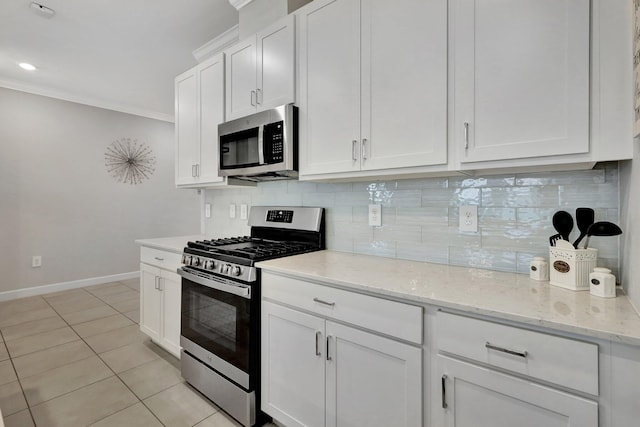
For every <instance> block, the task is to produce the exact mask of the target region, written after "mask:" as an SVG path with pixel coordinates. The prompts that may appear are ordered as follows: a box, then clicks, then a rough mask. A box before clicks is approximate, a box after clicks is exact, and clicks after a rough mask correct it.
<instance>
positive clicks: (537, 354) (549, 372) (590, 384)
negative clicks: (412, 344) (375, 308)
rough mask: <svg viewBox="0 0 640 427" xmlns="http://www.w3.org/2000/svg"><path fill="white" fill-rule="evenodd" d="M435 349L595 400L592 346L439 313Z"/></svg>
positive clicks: (594, 350) (594, 347)
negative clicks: (589, 396) (559, 386)
mask: <svg viewBox="0 0 640 427" xmlns="http://www.w3.org/2000/svg"><path fill="white" fill-rule="evenodd" d="M436 345H437V347H438V350H439V351H441V352H447V353H451V354H454V355H458V356H462V357H465V358H468V359H471V360H477V361H479V362H483V363H486V364H489V365H493V366H496V367H499V368H502V369H506V370H509V371H512V372H517V373H519V374H523V375H527V376H530V377H533V378H537V379H540V380H543V381H548V382H550V383H554V384H558V385H561V386H564V387H568V388H572V389H575V390H579V391H583V392H585V393H590V394H593V395H598V346H597V345H596V344H592V343H586V342H582V341H576V340H572V339H569V338H563V337H558V336H555V335H549V334H545V333H542V332H534V331H529V330H526V329H520V328H517V327H513V326H506V325H501V324H497V323H493V322H487V321H483V320H477V319H472V318H469V317H464V316H458V315H455V314H450V313H444V312H439V313H438V315H437V320H436Z"/></svg>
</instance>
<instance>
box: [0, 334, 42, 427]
mask: <svg viewBox="0 0 640 427" xmlns="http://www.w3.org/2000/svg"><path fill="white" fill-rule="evenodd" d="M0 337H2V345H4V346H5V349H6V350H7V355H8V356H9V362H10V363H11V367H12V368H13V373H14V374H15V376H16V381H17V382H18V386H20V391H21V392H22V398H23V399H24V403H25V404H26V405H27V408H26V409H27V410H28V411H29V416H30V417H31V421H32V422H33V425H34V426H35V425H36V420H35V419H34V418H33V413H32V412H31V406H30V405H29V401H28V400H27V395H26V393H25V392H24V388H23V387H22V381H20V377H19V376H18V371H16V365H15V364H14V363H13V358H12V357H11V353H9V348H8V347H7V344H6V341H5V339H4V335H3V334H2V331H1V330H0ZM21 411H24V409H21V410H20V411H18V412H21ZM18 412H15V414H17V413H18ZM10 415H13V414H10ZM4 417H5V416H3V418H4Z"/></svg>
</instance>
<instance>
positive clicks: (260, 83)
mask: <svg viewBox="0 0 640 427" xmlns="http://www.w3.org/2000/svg"><path fill="white" fill-rule="evenodd" d="M294 23H295V20H294V16H293V15H290V16H287V17H285V18H283V19H281V20H279V21H278V22H276V23H275V24H273V25H271V26H270V27H268V28H267V29H265V30H263V31H261V32H259V33H257V34H256V35H255V36H253V37H250V38H249V39H247V40H244V41H242V42H240V43H238V44H236V45H234V46H233V47H231V48H229V49H227V50H226V51H225V54H226V58H227V63H226V72H225V75H226V93H227V99H226V113H227V120H233V119H236V118H239V117H243V116H246V115H248V114H252V113H255V112H257V111H262V110H267V109H269V108H273V107H277V106H279V105H283V104H288V103H290V102H294V101H295V62H294V58H295V55H294V53H295V25H294Z"/></svg>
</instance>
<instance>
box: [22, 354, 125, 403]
mask: <svg viewBox="0 0 640 427" xmlns="http://www.w3.org/2000/svg"><path fill="white" fill-rule="evenodd" d="M110 376H113V372H112V371H111V369H109V368H108V367H107V365H105V364H104V363H103V362H102V360H100V358H99V357H98V356H93V357H89V358H86V359H83V360H79V361H77V362H73V363H69V364H68V365H64V366H61V367H59V368H55V369H51V370H49V371H46V372H43V373H41V374H37V375H32V376H30V377H26V378H22V379H21V380H20V382H21V383H22V389H23V390H24V394H25V396H26V398H27V402H28V403H29V406H34V405H37V404H39V403H42V402H46V401H47V400H50V399H53V398H54V397H57V396H60V395H62V394H65V393H69V392H70V391H74V390H77V389H79V388H82V387H85V386H87V385H89V384H93V383H95V382H98V381H100V380H103V379H105V378H108V377H110Z"/></svg>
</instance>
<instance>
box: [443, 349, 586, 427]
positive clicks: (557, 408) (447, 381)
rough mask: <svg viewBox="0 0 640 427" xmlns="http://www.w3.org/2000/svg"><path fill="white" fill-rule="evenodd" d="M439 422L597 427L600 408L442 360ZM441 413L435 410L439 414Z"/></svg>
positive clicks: (471, 426) (470, 426) (468, 426)
mask: <svg viewBox="0 0 640 427" xmlns="http://www.w3.org/2000/svg"><path fill="white" fill-rule="evenodd" d="M438 359H439V360H438V363H437V366H438V368H437V371H436V373H435V375H434V378H435V379H434V380H437V381H440V382H441V394H440V395H439V396H437V397H438V400H439V403H440V405H439V407H435V406H434V412H435V415H436V417H435V418H436V419H437V418H440V419H439V420H437V421H436V422H435V423H434V424H433V425H434V427H435V426H446V427H453V426H455V427H477V426H492V427H512V426H516V425H517V426H521V427H540V426H545V427H560V426H567V427H568V426H580V427H597V426H598V404H597V402H594V401H592V400H589V399H585V398H583V397H578V396H575V395H572V394H569V393H566V392H562V391H559V390H555V389H553V388H550V387H545V386H542V385H539V384H536V383H533V382H531V381H527V380H523V379H520V378H516V377H513V376H511V375H507V374H503V373H500V372H497V371H494V370H491V369H488V368H485V367H481V366H478V365H474V364H471V363H467V362H462V361H459V360H455V359H452V358H449V357H445V356H438ZM436 408H437V409H436Z"/></svg>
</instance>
